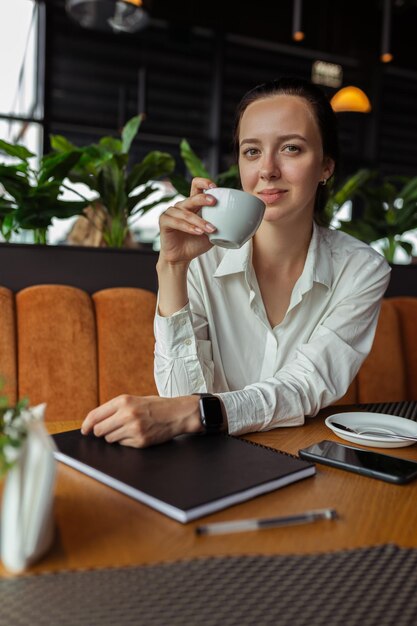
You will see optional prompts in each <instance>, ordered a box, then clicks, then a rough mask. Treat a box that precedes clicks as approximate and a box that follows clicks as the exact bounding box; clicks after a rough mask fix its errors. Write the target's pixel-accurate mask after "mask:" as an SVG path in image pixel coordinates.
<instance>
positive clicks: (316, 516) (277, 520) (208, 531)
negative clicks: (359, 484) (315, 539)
mask: <svg viewBox="0 0 417 626" xmlns="http://www.w3.org/2000/svg"><path fill="white" fill-rule="evenodd" d="M337 517H338V516H337V511H336V510H335V509H316V510H314V511H305V512H304V513H298V514H297V515H287V516H284V517H265V518H253V519H242V520H233V521H231V522H214V523H213V524H206V525H205V526H197V528H196V529H195V532H196V534H197V535H220V534H223V533H239V532H245V531H247V530H261V529H262V528H277V527H279V526H294V525H295V524H308V523H309V522H315V521H317V520H321V519H329V520H332V519H337Z"/></svg>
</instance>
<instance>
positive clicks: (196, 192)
mask: <svg viewBox="0 0 417 626" xmlns="http://www.w3.org/2000/svg"><path fill="white" fill-rule="evenodd" d="M215 186H216V185H215V184H214V183H213V181H211V180H209V179H208V178H194V179H193V181H192V183H191V192H190V197H189V198H185V199H184V200H180V201H179V202H177V203H176V204H175V205H174V206H171V207H169V208H168V209H167V210H166V211H164V213H162V215H161V216H160V218H159V227H160V238H161V248H160V253H159V263H161V262H162V263H163V262H165V263H169V264H175V265H176V264H185V265H187V264H188V263H189V262H190V261H192V259H194V258H195V257H197V256H200V254H204V252H207V250H209V249H210V248H211V247H212V244H211V243H210V241H209V239H208V237H207V235H209V234H210V233H212V232H214V231H215V230H216V229H215V228H214V226H212V225H211V224H210V223H209V222H206V221H205V220H203V218H202V217H200V216H199V215H198V212H199V211H200V209H201V207H202V206H204V205H213V204H215V203H216V199H215V198H213V196H209V195H206V194H205V193H203V191H204V190H206V189H207V190H209V189H212V188H213V187H215Z"/></svg>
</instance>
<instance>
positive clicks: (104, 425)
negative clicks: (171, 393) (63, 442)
mask: <svg viewBox="0 0 417 626" xmlns="http://www.w3.org/2000/svg"><path fill="white" fill-rule="evenodd" d="M201 430H202V426H201V422H200V410H199V398H198V396H181V397H179V398H160V397H159V396H131V395H127V394H124V395H121V396H117V397H116V398H113V399H112V400H109V401H108V402H106V403H105V404H102V405H100V406H99V407H97V408H95V409H93V410H92V411H90V413H89V414H88V415H87V417H86V418H85V419H84V421H83V423H82V426H81V432H82V434H83V435H87V434H88V433H90V432H93V433H94V435H96V436H97V437H104V438H105V440H106V441H107V442H108V443H115V442H118V443H120V444H122V445H125V446H131V447H134V448H145V447H147V446H151V445H154V444H158V443H163V442H164V441H168V440H170V439H172V438H173V437H175V436H176V435H180V434H182V433H194V432H199V431H201Z"/></svg>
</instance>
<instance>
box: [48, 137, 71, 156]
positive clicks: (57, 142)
mask: <svg viewBox="0 0 417 626" xmlns="http://www.w3.org/2000/svg"><path fill="white" fill-rule="evenodd" d="M49 141H50V144H51V148H52V149H53V150H55V151H56V152H71V151H72V150H77V147H76V146H74V144H73V143H71V142H70V141H68V139H66V138H65V137H63V136H62V135H49Z"/></svg>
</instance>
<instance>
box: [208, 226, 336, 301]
mask: <svg viewBox="0 0 417 626" xmlns="http://www.w3.org/2000/svg"><path fill="white" fill-rule="evenodd" d="M326 233H327V229H326V228H321V227H320V226H317V224H316V223H313V234H312V236H311V241H310V245H309V248H308V252H307V258H306V262H305V265H304V270H303V273H302V275H301V276H300V279H299V287H300V288H301V290H302V292H305V291H308V289H311V287H312V284H313V282H318V283H322V284H323V285H325V286H326V287H330V286H331V284H332V278H333V276H332V265H331V263H330V262H329V260H330V257H331V250H330V245H329V242H328V238H327V235H326ZM251 260H252V240H249V241H247V242H246V243H245V244H244V245H243V246H242V247H241V248H238V249H237V250H227V251H226V253H225V255H224V256H223V258H222V260H221V261H220V263H219V265H218V267H217V270H216V272H215V273H214V276H215V277H216V278H220V277H222V276H228V275H229V274H237V273H239V272H244V273H246V272H247V270H248V267H249V265H250V263H251Z"/></svg>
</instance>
